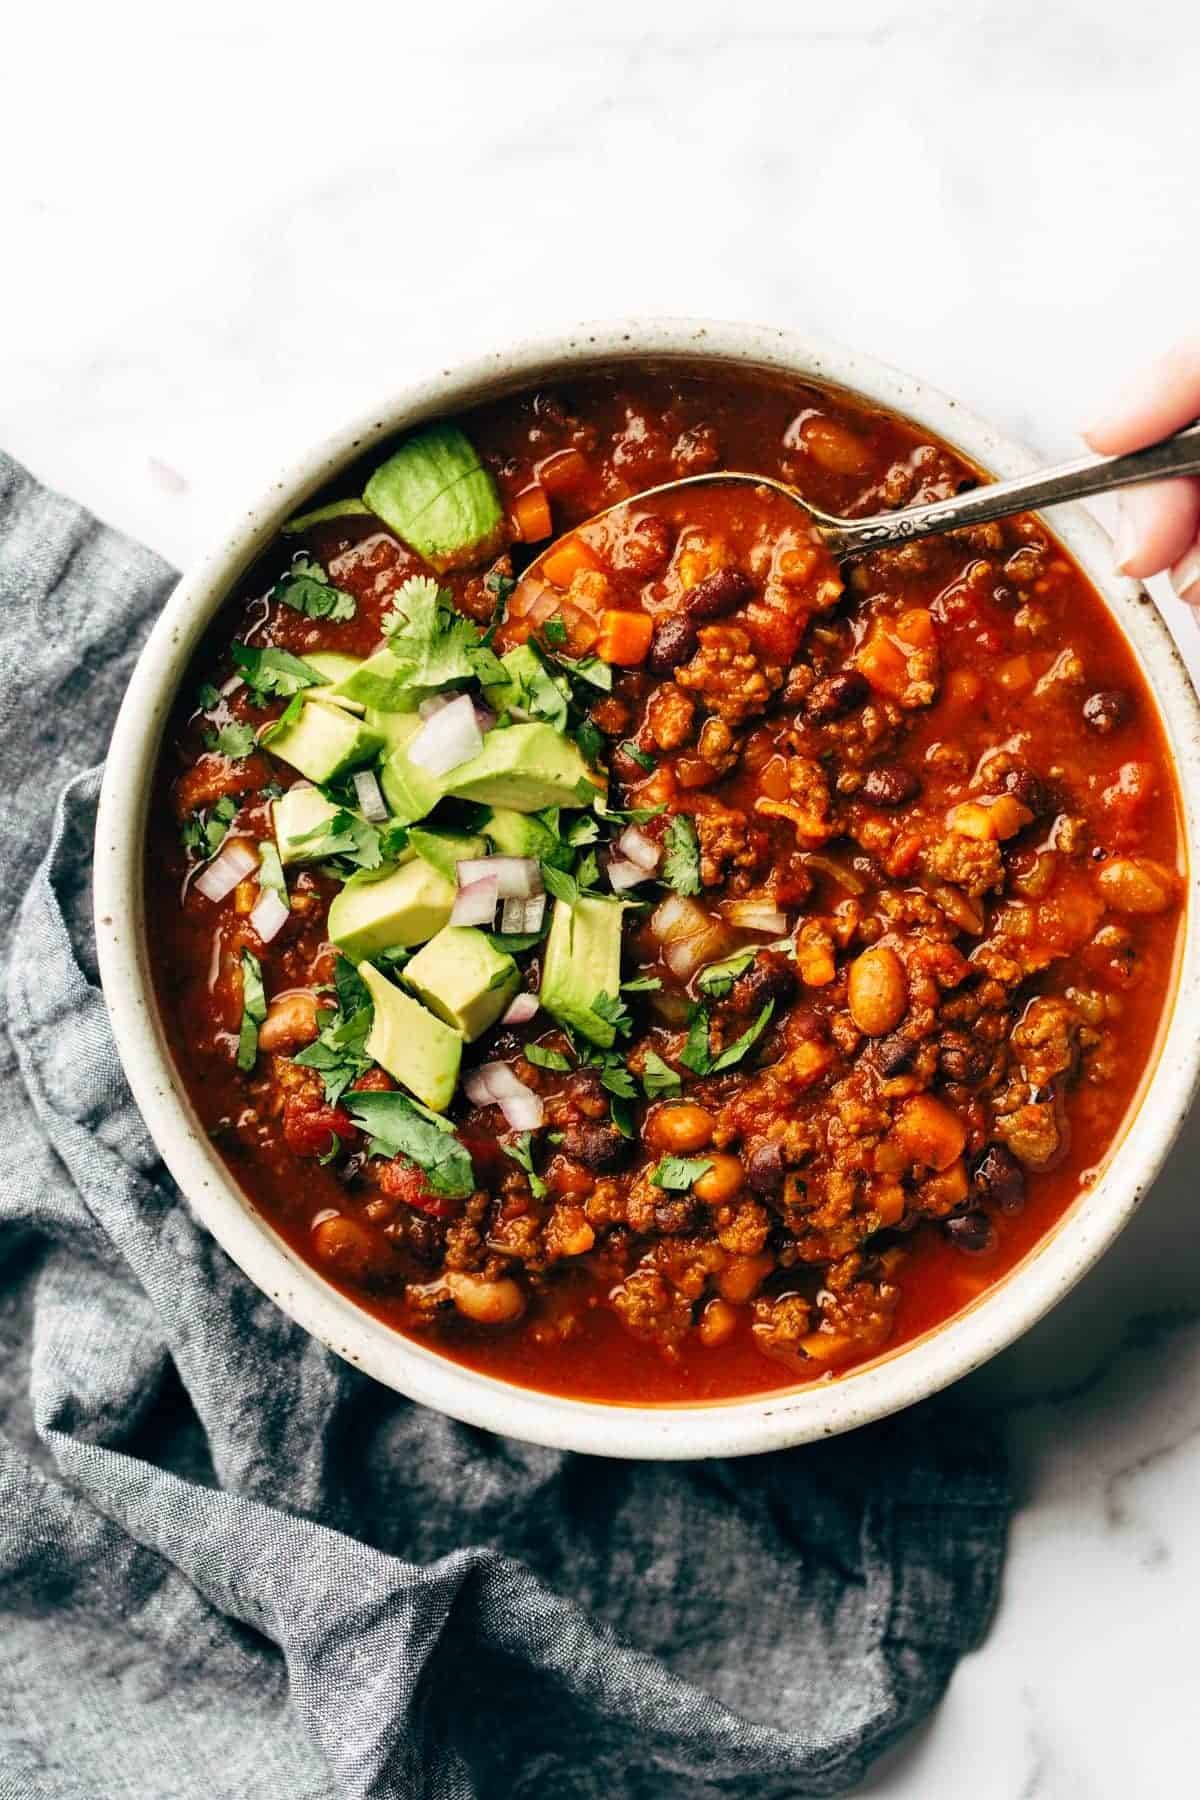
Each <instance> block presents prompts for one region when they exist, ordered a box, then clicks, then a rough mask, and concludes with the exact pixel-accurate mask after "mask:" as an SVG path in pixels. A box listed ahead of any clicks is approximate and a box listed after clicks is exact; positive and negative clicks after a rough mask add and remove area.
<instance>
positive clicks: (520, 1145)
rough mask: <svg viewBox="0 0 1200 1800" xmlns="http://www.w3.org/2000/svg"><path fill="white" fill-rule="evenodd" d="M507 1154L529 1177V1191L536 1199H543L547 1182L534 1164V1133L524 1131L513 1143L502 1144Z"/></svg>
mask: <svg viewBox="0 0 1200 1800" xmlns="http://www.w3.org/2000/svg"><path fill="white" fill-rule="evenodd" d="M500 1148H501V1149H502V1150H503V1152H504V1154H505V1156H511V1157H512V1159H513V1161H514V1162H515V1163H517V1164H518V1165H519V1166H520V1167H521V1168H522V1169H524V1171H525V1173H526V1174H527V1175H528V1177H529V1191H530V1193H531V1194H532V1195H533V1197H534V1199H535V1200H541V1199H542V1198H543V1197H544V1195H545V1192H546V1184H545V1182H544V1181H543V1180H542V1178H541V1176H540V1175H539V1174H538V1173H537V1171H536V1170H535V1168H534V1166H533V1133H532V1132H529V1131H523V1132H522V1133H521V1135H520V1136H519V1137H518V1138H517V1139H516V1140H515V1141H514V1142H513V1143H511V1144H501V1146H500Z"/></svg>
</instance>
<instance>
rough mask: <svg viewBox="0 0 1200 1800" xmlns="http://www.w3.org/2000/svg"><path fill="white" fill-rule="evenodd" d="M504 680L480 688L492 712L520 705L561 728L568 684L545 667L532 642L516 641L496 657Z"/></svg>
mask: <svg viewBox="0 0 1200 1800" xmlns="http://www.w3.org/2000/svg"><path fill="white" fill-rule="evenodd" d="M500 667H501V668H502V669H503V670H504V680H503V681H502V682H501V681H497V682H494V683H493V684H492V685H491V686H490V687H485V688H484V690H483V695H484V699H485V700H486V701H487V703H488V705H489V706H490V707H491V708H492V709H493V711H495V712H498V713H502V712H504V711H505V710H506V709H507V708H508V707H510V706H520V707H524V709H525V711H526V713H532V715H533V716H534V718H535V719H544V720H546V721H547V722H548V723H550V724H552V725H554V726H555V728H556V729H561V728H562V727H563V726H565V724H566V722H567V707H568V705H569V704H570V700H571V684H570V682H569V681H568V680H567V678H566V676H565V675H562V674H559V673H556V672H555V671H554V670H553V669H550V668H549V667H547V665H546V663H545V661H544V660H543V658H542V657H541V656H540V655H539V654H538V650H537V647H536V645H535V644H534V643H533V642H532V641H529V642H526V643H524V644H517V645H516V646H515V647H514V648H513V649H511V650H506V651H505V652H504V655H503V656H502V657H501V658H500Z"/></svg>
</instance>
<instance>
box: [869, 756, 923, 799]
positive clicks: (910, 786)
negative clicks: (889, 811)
mask: <svg viewBox="0 0 1200 1800" xmlns="http://www.w3.org/2000/svg"><path fill="white" fill-rule="evenodd" d="M920 791H921V781H920V777H919V776H917V775H914V774H913V772H912V770H911V769H904V768H901V766H900V764H899V763H885V764H884V765H883V766H882V767H881V768H876V769H868V770H867V773H866V775H865V777H864V778H863V784H862V787H861V788H860V790H859V792H860V793H861V795H862V797H863V799H864V800H866V801H867V802H868V804H869V805H871V806H903V805H904V804H905V802H906V801H908V800H915V799H916V797H917V795H918V794H919V793H920Z"/></svg>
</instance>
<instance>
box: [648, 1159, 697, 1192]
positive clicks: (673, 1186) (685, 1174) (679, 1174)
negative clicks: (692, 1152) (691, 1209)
mask: <svg viewBox="0 0 1200 1800" xmlns="http://www.w3.org/2000/svg"><path fill="white" fill-rule="evenodd" d="M711 1168H712V1158H711V1156H664V1157H663V1158H662V1160H661V1162H658V1163H656V1164H655V1166H654V1167H653V1168H652V1169H651V1171H650V1179H651V1181H652V1182H653V1183H654V1185H655V1187H660V1188H668V1189H670V1190H671V1191H672V1192H673V1193H685V1192H686V1191H687V1189H688V1188H690V1187H691V1185H692V1183H693V1182H694V1181H699V1179H700V1177H701V1176H702V1175H706V1174H707V1173H708V1171H709V1170H710V1169H711Z"/></svg>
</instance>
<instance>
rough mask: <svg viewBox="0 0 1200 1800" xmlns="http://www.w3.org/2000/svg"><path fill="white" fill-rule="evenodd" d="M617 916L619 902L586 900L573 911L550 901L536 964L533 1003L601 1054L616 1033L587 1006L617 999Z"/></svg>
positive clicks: (560, 902)
mask: <svg viewBox="0 0 1200 1800" xmlns="http://www.w3.org/2000/svg"><path fill="white" fill-rule="evenodd" d="M623 912H624V907H623V905H622V903H621V901H619V900H601V899H599V898H597V897H594V896H592V895H590V894H587V895H584V896H582V897H581V898H580V899H578V900H577V901H576V902H575V904H574V906H568V905H567V903H566V901H565V900H556V901H555V902H554V917H553V919H552V920H551V922H550V935H549V937H548V938H547V939H546V948H545V955H544V957H543V960H542V986H541V992H540V994H539V998H540V1000H541V1003H542V1005H543V1006H544V1007H545V1009H546V1011H547V1012H548V1013H549V1014H550V1015H551V1017H553V1018H555V1019H558V1020H559V1021H560V1022H561V1023H562V1024H564V1025H569V1026H570V1028H571V1030H572V1031H578V1032H579V1033H580V1035H581V1036H582V1037H585V1038H587V1039H588V1040H589V1041H590V1042H591V1043H593V1044H599V1045H600V1047H601V1049H604V1050H607V1049H608V1048H609V1047H610V1045H611V1044H612V1041H613V1039H614V1037H615V1036H616V1032H615V1030H614V1028H613V1026H612V1025H611V1024H610V1023H609V1021H608V1020H607V1019H602V1018H601V1017H600V1015H599V1013H597V1012H594V1011H593V1010H592V1003H593V1001H594V1000H595V999H596V997H597V995H599V994H610V995H611V996H612V998H613V999H614V1000H615V999H616V998H617V996H618V995H619V993H620V989H621V918H622V914H623Z"/></svg>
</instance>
